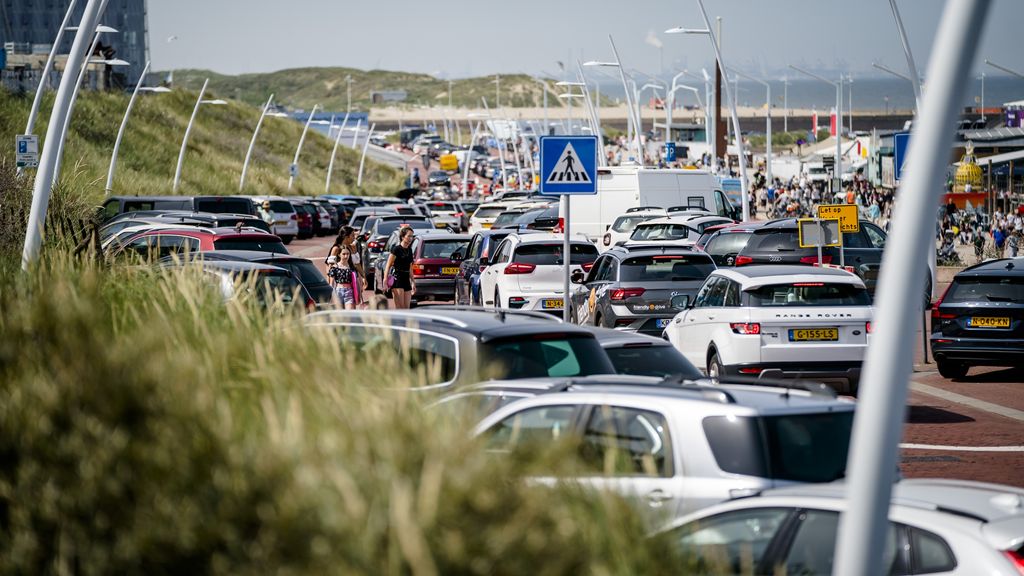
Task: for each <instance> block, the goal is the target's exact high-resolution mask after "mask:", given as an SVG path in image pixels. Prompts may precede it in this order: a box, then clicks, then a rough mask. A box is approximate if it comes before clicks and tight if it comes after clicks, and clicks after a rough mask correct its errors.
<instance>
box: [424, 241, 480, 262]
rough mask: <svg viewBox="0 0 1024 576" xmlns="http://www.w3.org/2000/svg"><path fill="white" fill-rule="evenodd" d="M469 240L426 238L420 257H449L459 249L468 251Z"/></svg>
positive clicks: (463, 251)
mask: <svg viewBox="0 0 1024 576" xmlns="http://www.w3.org/2000/svg"><path fill="white" fill-rule="evenodd" d="M466 246H469V240H426V241H424V242H423V250H422V251H421V252H420V258H449V257H451V255H452V254H453V253H455V252H457V251H461V252H462V253H465V252H466Z"/></svg>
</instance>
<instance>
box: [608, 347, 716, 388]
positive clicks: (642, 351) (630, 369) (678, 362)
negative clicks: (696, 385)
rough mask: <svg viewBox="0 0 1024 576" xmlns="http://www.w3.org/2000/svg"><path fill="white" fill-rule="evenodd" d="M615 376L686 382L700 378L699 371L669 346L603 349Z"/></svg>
mask: <svg viewBox="0 0 1024 576" xmlns="http://www.w3.org/2000/svg"><path fill="white" fill-rule="evenodd" d="M604 351H605V353H606V354H608V359H609V360H611V361H612V366H615V372H616V373H617V374H629V375H632V376H657V377H659V378H665V377H667V376H681V377H683V378H686V379H687V380H697V379H699V378H701V373H700V370H697V369H696V368H695V367H694V366H693V364H690V362H689V361H688V360H687V359H686V358H684V357H683V355H682V354H680V353H679V352H678V351H676V349H675V348H673V347H671V346H620V347H617V348H605V349H604Z"/></svg>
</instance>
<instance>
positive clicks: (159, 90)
mask: <svg viewBox="0 0 1024 576" xmlns="http://www.w3.org/2000/svg"><path fill="white" fill-rule="evenodd" d="M148 72H149V61H147V62H146V66H145V68H143V69H142V75H140V76H139V82H138V83H137V84H136V85H135V90H134V91H133V92H132V97H131V98H130V99H129V100H128V107H127V108H125V110H124V118H122V119H121V127H120V128H118V130H117V139H115V140H114V151H113V152H112V153H111V154H110V168H109V169H108V170H107V186H106V188H104V190H105V191H106V193H107V194H110V193H111V192H113V191H114V170H115V169H116V168H117V153H118V151H119V150H120V149H121V139H122V138H124V130H125V128H127V126H128V117H129V116H130V115H131V113H132V108H134V107H135V100H136V99H138V97H139V92H153V93H156V94H165V93H167V92H170V91H171V90H170V88H165V87H163V86H156V87H153V88H148V87H144V86H142V83H143V82H145V80H146V73H148Z"/></svg>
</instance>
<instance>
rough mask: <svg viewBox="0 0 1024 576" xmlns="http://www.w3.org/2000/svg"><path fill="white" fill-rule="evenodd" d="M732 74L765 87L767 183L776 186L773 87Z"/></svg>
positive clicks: (738, 74)
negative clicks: (773, 162)
mask: <svg viewBox="0 0 1024 576" xmlns="http://www.w3.org/2000/svg"><path fill="white" fill-rule="evenodd" d="M732 73H733V74H735V75H737V76H739V77H740V78H746V79H747V80H750V81H752V82H757V83H758V84H760V85H762V86H764V89H765V102H767V104H768V114H767V115H766V116H765V131H766V137H765V162H764V168H765V181H766V182H767V183H768V186H769V187H771V186H774V184H773V183H774V182H775V181H774V180H773V179H772V85H771V84H769V83H767V82H765V81H764V80H760V79H758V78H754V77H753V76H750V75H748V74H744V73H743V72H740V71H739V70H736V69H733V71H732ZM851 121H852V117H851Z"/></svg>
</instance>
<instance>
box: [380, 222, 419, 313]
mask: <svg viewBox="0 0 1024 576" xmlns="http://www.w3.org/2000/svg"><path fill="white" fill-rule="evenodd" d="M415 239H416V233H415V232H413V229H412V228H409V227H408V226H407V227H405V228H402V231H401V232H399V233H398V244H396V245H395V246H394V247H393V248H391V253H390V254H388V261H387V264H385V266H384V271H385V277H384V278H385V279H384V286H385V288H388V287H390V288H391V297H392V298H393V299H394V301H395V308H398V309H405V308H410V307H411V305H412V295H413V294H415V293H416V282H415V281H414V280H413V278H412V260H413V258H412V242H413V240H415Z"/></svg>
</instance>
